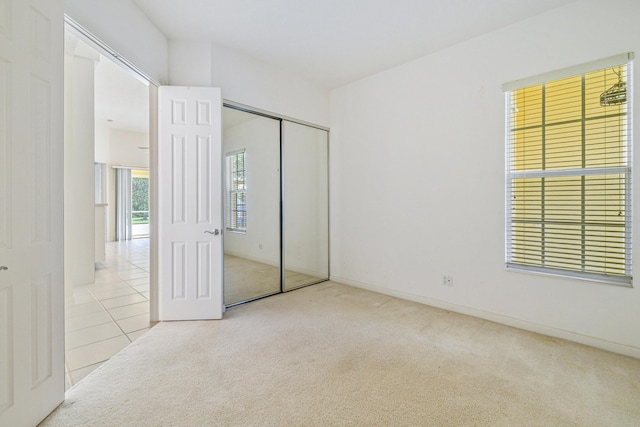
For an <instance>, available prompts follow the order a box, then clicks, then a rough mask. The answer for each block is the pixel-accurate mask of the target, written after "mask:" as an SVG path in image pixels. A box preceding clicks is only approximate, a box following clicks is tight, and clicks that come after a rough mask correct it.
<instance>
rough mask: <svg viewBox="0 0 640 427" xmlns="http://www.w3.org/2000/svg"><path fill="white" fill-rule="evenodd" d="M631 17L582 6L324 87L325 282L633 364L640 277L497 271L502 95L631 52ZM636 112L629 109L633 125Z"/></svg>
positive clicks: (637, 33) (632, 4)
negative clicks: (630, 280)
mask: <svg viewBox="0 0 640 427" xmlns="http://www.w3.org/2000/svg"><path fill="white" fill-rule="evenodd" d="M612 13H613V14H614V15H612ZM611 16H615V22H613V21H611V20H609V19H608V18H609V17H611ZM638 17H640V2H638V1H637V0H615V1H608V2H601V1H597V0H589V1H578V2H575V3H572V4H569V5H567V6H565V7H563V8H560V9H556V10H554V11H551V12H549V13H545V14H543V15H539V16H537V17H534V18H531V19H529V20H526V21H524V22H521V23H518V24H515V25H512V26H510V27H507V28H504V29H502V30H499V31H496V32H493V33H491V34H488V35H485V36H482V37H478V38H476V39H473V40H471V41H469V42H466V43H463V44H460V45H457V46H454V47H452V48H449V49H446V50H443V51H440V52H438V53H436V54H433V55H430V56H427V57H424V58H421V59H418V60H416V61H413V62H410V63H407V64H404V65H402V66H400V67H397V68H395V69H392V70H388V71H386V72H383V73H380V74H377V75H375V76H372V77H369V78H366V79H363V80H361V81H358V82H355V83H353V84H350V85H347V86H344V87H341V88H338V89H336V90H333V91H332V92H331V104H330V108H331V120H330V125H331V131H332V133H331V172H330V176H331V245H332V246H331V255H332V257H331V268H332V278H333V279H334V280H337V281H342V282H345V283H351V284H354V285H357V286H362V287H365V288H370V289H375V290H379V291H382V292H386V293H389V294H392V295H398V296H402V297H405V298H408V299H413V300H416V301H421V302H425V303H428V304H432V305H436V306H440V307H444V308H448V309H453V310H457V311H461V312H465V313H469V314H472V315H476V316H479V317H484V318H488V319H492V320H496V321H500V322H503V323H507V324H511V325H515V326H518V327H522V328H526V329H530V330H535V331H540V332H543V333H547V334H550V335H555V336H561V337H566V338H569V339H573V340H576V341H579V342H584V343H588V344H591V345H596V346H600V347H603V348H608V349H611V350H614V351H618V352H622V353H626V354H633V355H635V356H637V357H640V333H638V327H639V326H640V290H639V289H638V283H639V282H638V281H637V280H636V281H635V285H636V287H635V288H633V289H631V288H625V287H619V286H612V285H604V284H597V283H590V282H584V281H577V280H566V279H558V278H551V277H543V276H537V275H529V274H521V273H512V272H506V271H505V269H504V233H505V232H504V225H505V220H504V216H505V212H504V186H505V184H504V182H505V181H504V136H505V135H504V94H503V92H502V91H501V85H502V84H503V83H504V82H508V81H512V80H516V79H520V78H524V77H528V76H531V75H535V74H538V73H542V72H546V71H551V70H555V69H560V68H563V67H567V66H571V65H576V64H581V63H584V62H588V61H592V60H596V59H599V58H603V57H607V56H611V55H614V54H618V53H622V52H627V51H635V52H637V53H639V52H640V25H638ZM638 70H640V67H636V69H635V73H634V77H635V79H636V81H640V72H639V71H638ZM639 86H640V85H636V87H639ZM639 95H640V92H639V91H638V89H636V90H635V96H636V99H640V97H639ZM639 112H640V108H638V104H637V103H636V112H635V122H636V123H640V120H639V118H640V115H639ZM639 157H640V156H636V160H635V162H634V167H636V168H638V167H639V166H640V163H639V160H638V158H639ZM636 175H637V174H636ZM638 188H640V186H636V189H638ZM637 191H638V190H636V195H635V200H636V201H638V200H640V194H637ZM634 208H635V212H636V214H635V215H634V228H635V229H636V230H637V229H638V228H639V227H640V221H639V219H640V216H639V214H640V204H639V203H638V202H636V203H635V207H634ZM399 223H401V225H400V224H399ZM636 234H637V233H636ZM635 254H636V255H635V256H634V265H635V266H636V270H637V269H638V266H639V265H640V264H639V263H638V256H639V255H638V254H640V251H635ZM445 274H447V275H452V276H453V287H446V286H442V285H441V280H442V276H443V275H445ZM636 274H637V273H636Z"/></svg>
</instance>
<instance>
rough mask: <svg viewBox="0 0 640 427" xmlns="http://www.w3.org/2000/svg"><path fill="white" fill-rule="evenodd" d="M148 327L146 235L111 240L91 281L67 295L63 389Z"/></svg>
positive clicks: (147, 253)
mask: <svg viewBox="0 0 640 427" xmlns="http://www.w3.org/2000/svg"><path fill="white" fill-rule="evenodd" d="M150 327H151V324H150V322H149V239H148V238H143V239H133V240H127V241H120V242H109V243H107V245H106V260H105V262H103V263H97V264H96V275H95V282H94V283H93V284H91V285H86V286H78V287H76V288H74V290H73V295H67V297H66V305H65V373H66V381H65V384H66V389H69V388H70V387H72V386H74V385H75V384H77V383H78V381H80V380H81V379H83V378H84V377H86V376H87V375H89V374H90V373H91V372H92V371H94V370H95V369H97V368H98V367H100V366H101V365H102V364H103V363H104V362H106V361H107V360H109V358H111V357H112V356H113V355H115V354H116V353H118V352H119V351H120V350H122V349H123V348H125V347H126V346H127V345H129V344H130V343H131V342H133V341H134V340H136V339H137V338H138V337H140V336H141V335H142V334H144V333H145V332H147V331H148V330H149V328H150Z"/></svg>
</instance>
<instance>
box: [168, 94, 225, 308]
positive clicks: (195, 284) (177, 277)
mask: <svg viewBox="0 0 640 427" xmlns="http://www.w3.org/2000/svg"><path fill="white" fill-rule="evenodd" d="M158 105H159V108H158V115H159V125H158V129H159V134H158V150H157V152H158V218H157V221H158V264H159V271H158V273H159V275H158V287H159V307H158V308H159V311H158V315H159V320H198V319H221V318H222V313H223V311H224V306H223V300H222V256H223V252H222V250H223V246H222V222H223V221H222V183H221V179H222V172H221V169H222V160H221V155H222V96H221V92H220V89H218V88H195V87H173V86H163V87H160V88H159V91H158Z"/></svg>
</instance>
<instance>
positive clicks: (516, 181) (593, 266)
mask: <svg viewBox="0 0 640 427" xmlns="http://www.w3.org/2000/svg"><path fill="white" fill-rule="evenodd" d="M630 75H631V63H624V64H619V65H616V66H611V67H607V68H603V69H598V70H594V71H590V72H586V73H584V74H579V75H576V76H571V77H566V78H562V79H559V80H554V81H549V82H544V83H541V84H536V85H533V86H527V87H522V88H517V89H514V90H512V91H510V92H507V143H506V145H507V147H506V148H507V154H506V185H507V191H506V227H507V230H506V263H507V267H508V268H515V269H522V270H530V271H535V272H541V273H548V274H560V275H566V276H571V277H576V278H584V279H591V280H597V281H605V282H611V283H620V284H630V283H631V277H632V271H631V265H632V264H631V238H632V234H631V224H632V216H631V208H632V203H631V190H632V182H631V178H632V174H631V172H632V171H631V164H632V163H631V155H632V152H631V147H632V144H631V136H632V133H631V105H632V103H631V95H632V91H631V81H630Z"/></svg>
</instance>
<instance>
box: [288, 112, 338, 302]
mask: <svg viewBox="0 0 640 427" xmlns="http://www.w3.org/2000/svg"><path fill="white" fill-rule="evenodd" d="M282 130H283V141H282V165H283V182H282V189H283V202H284V204H283V230H282V231H283V237H284V239H283V246H284V247H283V264H284V277H283V279H284V286H283V289H284V290H285V291H288V290H291V289H295V288H299V287H302V286H306V285H310V284H313V283H318V282H322V281H324V280H328V279H329V209H328V206H329V186H328V184H329V180H328V176H327V172H328V170H327V166H328V165H327V162H328V132H327V131H326V130H322V129H317V128H314V127H310V126H305V125H301V124H298V123H293V122H288V121H285V122H283V128H282Z"/></svg>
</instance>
